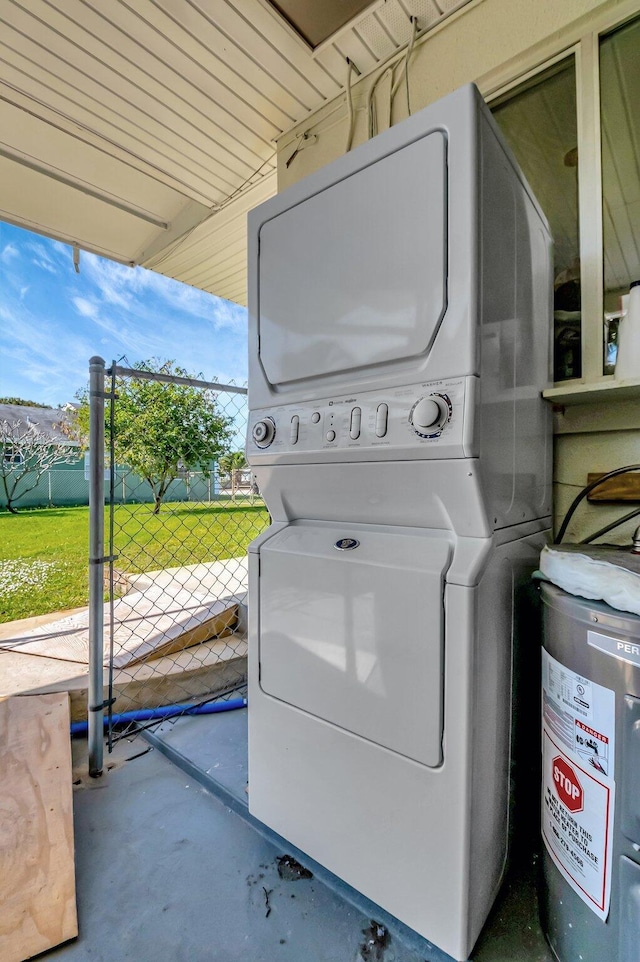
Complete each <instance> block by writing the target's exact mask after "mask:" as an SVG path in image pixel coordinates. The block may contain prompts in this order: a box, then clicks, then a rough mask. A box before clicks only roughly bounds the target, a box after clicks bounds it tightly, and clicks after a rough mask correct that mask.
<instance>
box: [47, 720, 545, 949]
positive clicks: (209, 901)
mask: <svg viewBox="0 0 640 962" xmlns="http://www.w3.org/2000/svg"><path fill="white" fill-rule="evenodd" d="M105 762H106V766H108V770H107V771H106V772H105V775H104V777H103V778H102V779H98V780H94V779H89V778H88V777H87V776H86V774H85V773H86V742H85V741H84V740H82V741H79V740H76V741H75V742H74V764H75V766H76V767H75V780H76V782H77V784H76V787H75V795H74V814H75V838H76V872H77V875H76V884H77V899H78V915H79V926H80V936H79V938H78V939H77V940H76V941H74V942H72V943H68V944H67V945H65V946H61V947H60V948H58V949H56V950H54V951H53V952H51V953H49V955H48V956H47V957H48V958H52V959H60V960H61V962H80V960H82V962H84V960H91V962H103V960H104V962H107V960H108V962H114V960H115V962H129V960H130V962H147V960H148V962H200V960H202V962H205V960H207V962H208V960H220V962H222V960H224V962H236V960H238V962H240V960H242V962H273V960H278V962H280V960H281V962H357V960H362V962H447V960H448V958H449V957H448V956H446V955H444V954H443V953H442V952H440V951H439V950H438V949H436V948H435V947H433V946H431V945H430V944H429V943H428V942H426V941H425V940H423V939H421V938H419V937H418V936H416V935H415V933H412V932H411V931H410V930H409V929H407V928H406V927H405V926H403V925H402V924H401V923H399V922H398V921H397V920H394V919H393V918H391V917H389V916H388V915H387V914H386V913H385V912H383V911H382V910H381V909H379V908H377V907H376V906H373V905H372V904H371V903H369V902H368V901H367V900H366V899H363V898H362V896H360V895H359V894H358V893H356V892H354V891H353V890H351V889H349V888H348V887H347V886H345V885H344V883H342V882H340V881H339V880H338V879H336V878H335V877H334V876H331V874H330V873H328V872H326V870H324V869H323V868H322V867H321V866H318V865H316V864H315V863H313V862H311V861H310V860H308V859H306V858H304V856H303V855H302V854H301V853H298V852H296V850H295V849H293V848H292V847H291V846H290V845H288V844H287V843H286V842H284V840H282V839H279V838H278V837H277V836H275V835H273V834H272V833H271V832H269V831H268V830H267V829H266V828H265V827H264V826H262V825H260V823H257V822H255V820H254V819H252V818H251V816H249V814H248V812H247V800H246V799H247V796H246V792H245V785H246V777H247V761H246V711H236V712H229V713H225V714H221V715H213V716H199V717H192V718H183V719H180V720H178V721H176V722H172V723H164V724H163V725H162V726H161V727H160V728H156V729H155V731H154V732H153V733H149V732H148V733H145V734H144V735H141V736H138V737H137V738H135V739H132V740H129V739H127V740H122V741H120V742H118V743H117V744H116V746H115V751H114V753H113V754H112V755H111V756H108V755H105ZM283 855H291V856H293V857H298V858H299V860H300V861H302V862H303V864H304V865H305V866H306V867H307V868H309V869H310V870H311V871H312V873H313V878H310V879H309V878H295V879H294V880H287V879H284V878H281V877H280V874H279V872H278V858H279V857H282V856H283ZM534 874H535V872H534V867H533V865H532V864H531V860H528V863H525V864H524V865H523V866H521V867H520V868H519V869H518V870H517V871H515V872H514V873H513V874H512V875H511V876H510V877H509V878H508V879H507V882H506V883H505V886H504V887H503V891H502V893H501V895H500V897H499V899H498V902H497V904H496V907H495V909H494V912H493V913H492V916H491V918H490V920H489V922H488V924H487V926H486V927H485V931H484V932H483V934H482V935H481V938H480V941H479V943H478V945H477V947H476V949H475V951H474V953H473V955H472V960H473V962H552V956H551V954H550V952H549V950H548V948H547V946H546V943H545V941H544V938H543V936H542V933H541V931H540V928H539V925H538V922H537V901H536V895H535V885H534ZM372 920H374V921H375V922H376V923H378V924H379V925H380V926H384V929H379V930H378V932H377V933H376V932H375V931H374V930H372V928H371V921H372Z"/></svg>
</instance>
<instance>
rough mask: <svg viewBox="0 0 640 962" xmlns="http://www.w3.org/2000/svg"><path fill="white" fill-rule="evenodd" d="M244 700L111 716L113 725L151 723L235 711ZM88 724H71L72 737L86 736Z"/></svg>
mask: <svg viewBox="0 0 640 962" xmlns="http://www.w3.org/2000/svg"><path fill="white" fill-rule="evenodd" d="M246 707H247V699H246V698H232V699H230V700H229V701H218V702H208V703H207V704H206V705H165V706H164V707H163V708H138V709H137V710H136V711H125V712H121V713H120V714H119V715H112V716H111V722H112V724H113V725H122V724H125V723H126V722H137V721H153V720H154V719H157V720H158V721H160V720H161V719H162V718H173V717H174V716H177V715H213V714H216V713H217V712H221V711H235V710H236V709H238V708H246ZM104 724H105V725H108V724H109V718H108V717H107V715H105V716H104ZM88 728H89V723H88V722H86V721H79V722H72V723H71V734H72V735H86V734H87V730H88Z"/></svg>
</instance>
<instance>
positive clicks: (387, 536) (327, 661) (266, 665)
mask: <svg viewBox="0 0 640 962" xmlns="http://www.w3.org/2000/svg"><path fill="white" fill-rule="evenodd" d="M350 541H351V542H355V544H349V542H350ZM451 554H452V543H451V541H449V540H447V538H446V536H443V532H434V533H433V534H432V533H430V532H428V531H425V530H424V529H406V528H403V529H398V528H392V527H388V528H387V527H384V528H383V527H380V526H373V525H371V526H364V525H362V526H361V525H358V526H354V530H351V529H348V528H346V527H345V526H343V525H341V526H340V527H337V526H333V525H320V524H317V523H316V524H311V523H304V522H301V523H297V524H295V525H291V526H289V527H288V528H286V529H285V530H283V531H281V532H279V533H278V534H276V535H274V537H273V538H271V539H270V540H268V541H267V542H266V543H265V544H263V546H262V547H261V549H260V592H259V594H260V684H261V687H262V689H263V691H264V692H266V693H267V694H268V695H272V696H273V697H274V698H278V699H281V700H282V701H285V702H287V703H288V704H290V705H293V706H295V707H297V708H299V709H301V710H302V711H305V712H309V713H310V714H312V715H316V716H317V717H319V718H322V719H324V720H325V721H327V722H330V723H331V724H333V725H337V726H339V727H340V728H344V729H346V730H348V731H350V732H353V733H355V734H356V735H360V736H361V737H363V738H366V739H369V740H370V741H373V742H376V743H377V744H378V745H382V746H384V747H385V748H389V749H391V750H392V751H395V752H398V753H400V754H402V755H406V756H407V757H409V758H412V759H414V760H415V761H417V762H421V763H422V764H424V765H429V766H437V765H439V764H440V763H441V762H442V724H443V634H444V617H443V585H444V578H445V575H446V571H447V568H448V566H449V562H450V558H451Z"/></svg>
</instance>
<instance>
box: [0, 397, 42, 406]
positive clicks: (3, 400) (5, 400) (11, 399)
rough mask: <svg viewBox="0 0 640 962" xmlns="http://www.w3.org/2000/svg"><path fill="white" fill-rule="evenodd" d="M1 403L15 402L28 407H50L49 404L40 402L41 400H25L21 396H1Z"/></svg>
mask: <svg viewBox="0 0 640 962" xmlns="http://www.w3.org/2000/svg"><path fill="white" fill-rule="evenodd" d="M0 404H14V405H20V406H21V407H26V408H48V407H49V405H48V404H40V402H39V401H25V400H24V398H21V397H0Z"/></svg>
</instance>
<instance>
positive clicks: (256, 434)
mask: <svg viewBox="0 0 640 962" xmlns="http://www.w3.org/2000/svg"><path fill="white" fill-rule="evenodd" d="M275 436H276V426H275V424H274V423H273V420H272V419H271V418H265V420H264V421H256V423H255V424H254V425H253V430H252V431H251V437H252V438H253V440H254V441H255V443H256V444H257V445H258V447H259V448H268V447H269V445H270V444H271V442H272V441H273V439H274V437H275Z"/></svg>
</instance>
